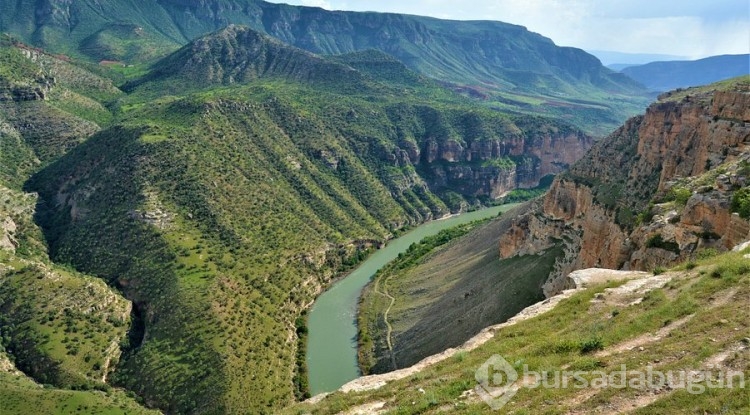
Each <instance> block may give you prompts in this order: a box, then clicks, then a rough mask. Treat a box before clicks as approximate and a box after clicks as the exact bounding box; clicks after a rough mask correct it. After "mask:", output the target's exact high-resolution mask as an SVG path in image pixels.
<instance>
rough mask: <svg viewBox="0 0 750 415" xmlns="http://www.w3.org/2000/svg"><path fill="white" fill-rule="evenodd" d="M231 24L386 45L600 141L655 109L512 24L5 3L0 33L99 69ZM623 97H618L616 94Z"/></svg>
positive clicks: (585, 60)
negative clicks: (103, 64) (595, 135)
mask: <svg viewBox="0 0 750 415" xmlns="http://www.w3.org/2000/svg"><path fill="white" fill-rule="evenodd" d="M229 24H239V25H244V26H248V27H250V28H252V29H254V30H256V31H259V32H262V33H266V34H269V35H271V36H273V37H276V38H277V39H279V40H281V41H283V42H285V43H288V44H290V45H293V46H296V47H298V48H301V49H304V50H307V51H309V52H313V53H316V54H323V55H335V54H343V53H350V52H356V51H362V50H367V49H376V50H380V51H382V52H385V53H387V54H389V55H391V56H393V57H395V58H396V59H398V60H400V61H401V62H403V63H404V64H405V65H406V66H407V67H409V68H411V69H413V70H416V71H417V72H419V73H421V74H423V75H426V76H428V77H430V78H433V79H437V80H440V81H443V82H445V83H446V85H448V86H449V87H451V88H453V89H455V90H457V91H460V92H462V93H465V94H467V95H470V96H473V97H479V98H481V99H483V100H484V101H486V103H487V104H488V105H489V106H492V107H494V108H497V109H500V110H511V111H514V112H525V113H541V114H545V115H551V116H555V117H562V118H566V119H568V120H569V121H572V122H575V123H576V124H578V125H580V126H583V127H585V128H586V129H587V130H589V131H592V132H596V133H599V134H604V133H606V132H609V130H610V129H611V128H614V127H615V126H617V125H618V124H619V123H621V122H622V121H623V120H624V119H625V118H627V117H628V116H630V115H633V114H635V113H637V112H638V111H640V110H642V109H643V108H644V107H645V106H646V105H647V99H646V98H645V95H644V94H645V90H643V89H642V87H641V86H640V85H638V84H637V83H635V82H633V81H632V80H631V79H629V78H628V77H626V76H623V75H622V74H619V73H615V72H612V71H611V70H609V69H607V68H605V67H603V66H602V65H601V64H600V62H599V61H598V60H597V59H596V58H595V57H594V56H592V55H590V54H588V53H586V52H584V51H583V50H581V49H576V48H570V47H559V46H556V45H555V44H554V43H553V42H552V41H551V40H550V39H548V38H545V37H543V36H541V35H539V34H536V33H533V32H530V31H528V30H526V28H524V27H522V26H516V25H512V24H507V23H501V22H490V21H474V22H465V21H446V20H439V19H434V18H428V17H419V16H410V15H400V14H388V13H361V12H345V11H327V10H323V9H320V8H312V7H297V6H289V5H285V4H272V3H267V2H264V1H260V0H205V1H200V2H190V1H184V0H144V1H139V2H132V1H125V0H81V1H75V2H70V1H65V0H44V1H32V0H19V1H14V2H4V3H3V4H2V5H0V31H2V32H8V33H11V34H13V35H14V36H17V37H19V38H20V39H21V40H22V41H24V42H26V43H30V44H33V45H35V46H38V47H42V48H44V49H45V50H49V51H52V52H55V53H62V54H66V55H69V56H72V57H76V58H85V59H88V60H94V61H97V62H98V61H102V60H108V61H122V62H126V63H128V64H138V63H143V62H154V61H155V60H157V59H159V58H162V57H164V56H166V55H167V54H169V53H171V52H173V51H175V50H177V49H178V48H179V47H180V46H183V45H185V44H187V43H188V42H190V41H192V40H194V39H196V38H198V37H200V36H203V35H205V34H208V33H211V32H214V31H216V30H219V29H222V28H224V27H226V26H227V25H229ZM613 94H614V95H616V96H617V99H611V97H612V96H613Z"/></svg>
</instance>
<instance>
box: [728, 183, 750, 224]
mask: <svg viewBox="0 0 750 415" xmlns="http://www.w3.org/2000/svg"><path fill="white" fill-rule="evenodd" d="M732 212H737V213H739V214H740V217H741V218H743V219H750V187H743V188H742V189H740V190H738V191H736V192H734V195H732Z"/></svg>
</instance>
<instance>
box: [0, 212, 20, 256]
mask: <svg viewBox="0 0 750 415" xmlns="http://www.w3.org/2000/svg"><path fill="white" fill-rule="evenodd" d="M16 229H17V227H16V223H15V222H13V220H11V218H9V217H6V218H4V219H3V220H2V221H0V249H7V250H9V251H11V252H15V251H16V240H15V238H13V234H15V233H16Z"/></svg>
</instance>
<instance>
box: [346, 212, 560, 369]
mask: <svg viewBox="0 0 750 415" xmlns="http://www.w3.org/2000/svg"><path fill="white" fill-rule="evenodd" d="M519 209H523V208H519ZM514 212H515V211H510V212H508V213H507V214H504V215H503V217H502V218H499V219H495V220H493V221H491V222H490V223H488V224H485V225H483V226H481V227H479V228H478V229H475V230H474V231H472V232H471V233H469V234H468V235H466V236H462V237H456V238H449V239H451V240H450V242H449V243H448V242H443V240H441V239H440V238H432V239H435V243H434V244H430V241H424V242H423V243H422V244H420V245H419V246H415V249H412V250H410V252H407V253H406V254H405V255H404V256H403V257H402V258H401V259H399V260H397V261H395V262H394V263H392V264H391V265H389V267H388V268H386V269H384V270H383V271H382V272H380V273H379V274H378V276H377V277H376V279H375V280H374V281H373V283H372V284H371V285H370V286H368V288H367V289H366V290H365V291H364V292H363V297H362V300H361V304H360V317H359V318H360V327H361V329H360V330H361V331H360V336H361V337H363V338H366V339H367V338H371V339H372V343H371V344H362V345H361V350H360V353H361V360H362V362H361V363H362V364H363V366H364V367H365V370H366V371H368V372H374V373H380V372H387V371H390V370H393V369H395V368H394V367H392V365H393V364H395V365H396V368H401V367H406V366H410V365H412V364H414V363H416V362H418V361H419V360H421V359H422V358H424V357H427V356H429V355H432V354H435V353H439V352H441V351H443V350H445V349H447V348H449V347H455V346H457V345H460V344H461V343H463V342H464V341H466V340H467V339H468V338H470V337H472V336H473V335H475V334H476V333H478V332H479V331H480V330H481V329H483V328H485V327H487V326H490V325H493V324H498V323H500V322H502V321H505V320H506V319H508V318H510V317H512V316H513V315H515V314H516V313H517V312H518V311H520V310H521V309H523V308H525V307H526V306H528V305H530V304H533V303H535V302H537V301H540V300H541V299H543V295H542V294H541V285H542V283H543V282H544V280H545V279H546V276H547V275H548V274H549V272H550V270H551V266H552V264H553V263H554V260H555V258H556V257H557V256H558V255H559V254H560V251H559V249H557V248H555V249H550V250H549V251H548V252H547V253H545V254H544V255H541V256H528V257H519V258H513V259H510V260H505V261H500V260H499V259H498V257H497V246H498V236H497V235H500V234H501V232H500V229H502V228H505V227H507V226H508V224H509V221H510V220H511V219H512V217H513V216H515V213H514ZM457 236H458V235H457ZM440 242H443V243H442V244H441V243H440ZM432 245H435V246H434V247H432ZM386 294H387V295H386ZM388 295H390V296H393V297H394V301H393V303H392V304H391V301H390V300H389V299H388V298H387V297H388ZM386 310H387V311H388V322H389V323H390V324H391V325H392V330H393V332H392V334H391V336H390V337H391V347H392V350H393V351H392V352H390V351H389V348H388V344H387V341H386V338H387V337H388V330H387V325H386V324H385V319H384V313H385V312H386ZM360 340H362V339H360ZM364 343H369V342H364Z"/></svg>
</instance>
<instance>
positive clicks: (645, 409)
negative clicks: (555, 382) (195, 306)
mask: <svg viewBox="0 0 750 415" xmlns="http://www.w3.org/2000/svg"><path fill="white" fill-rule="evenodd" d="M742 255H743V253H729V254H724V255H720V256H717V257H713V258H710V259H705V260H700V261H697V262H696V268H694V269H693V270H692V271H691V272H689V273H685V272H684V271H683V272H678V273H671V274H670V276H671V277H672V278H673V279H672V282H670V283H669V284H667V285H666V286H665V287H664V288H661V289H653V290H651V291H649V292H648V293H647V294H646V295H645V296H644V298H643V300H642V302H640V303H639V304H638V305H625V306H623V305H620V304H619V303H618V304H617V305H615V303H617V301H616V300H614V298H613V299H612V300H608V298H609V296H610V295H611V294H608V293H607V291H606V290H607V289H609V288H614V287H617V286H621V285H622V284H623V283H622V282H611V283H607V284H603V285H597V286H593V287H590V288H588V289H586V290H584V291H582V292H579V293H577V294H575V295H573V296H572V297H570V298H568V299H565V300H563V301H562V302H561V303H559V304H558V305H557V306H556V307H555V308H554V309H552V310H551V311H549V312H546V313H544V314H541V315H539V316H537V317H534V318H532V319H530V320H526V321H521V322H519V323H517V324H515V325H512V326H509V327H505V328H502V329H499V330H497V331H496V332H495V334H494V337H493V338H492V339H491V340H489V341H488V342H487V343H485V344H484V345H482V346H480V347H479V348H477V349H475V350H472V351H470V352H464V353H461V354H460V355H456V356H455V358H451V359H446V360H444V361H442V362H440V363H437V364H434V365H432V366H429V367H427V368H426V369H424V370H422V371H420V372H418V373H416V374H413V375H411V376H408V377H406V378H404V379H402V380H397V381H392V382H389V383H388V384H386V385H385V386H383V387H381V388H379V389H377V390H371V391H367V392H350V393H341V392H337V393H334V394H332V395H330V396H328V397H326V398H325V399H323V400H322V401H321V402H319V403H316V404H297V405H294V406H292V407H290V408H288V409H287V410H285V412H283V413H289V414H294V413H300V412H304V413H314V414H315V413H338V412H346V411H347V410H350V409H352V408H356V407H359V406H360V405H365V404H370V403H375V402H382V403H383V409H384V410H385V411H387V412H388V413H399V414H417V413H430V414H431V413H441V411H442V408H447V407H450V408H451V409H450V410H451V412H452V413H456V414H476V413H489V412H490V409H489V407H488V406H487V405H486V404H485V403H484V402H482V401H481V400H480V399H476V398H472V397H470V396H469V397H467V394H466V393H465V391H467V390H471V389H473V388H474V387H475V386H476V384H477V383H476V380H475V379H474V376H475V375H474V372H475V370H477V369H478V368H479V367H480V366H481V365H482V364H483V363H484V362H485V361H486V360H487V359H489V358H490V357H491V356H492V355H493V354H499V355H501V356H503V357H504V358H505V359H506V360H507V361H509V362H510V363H511V364H513V365H514V367H515V368H516V369H517V370H522V369H523V367H524V365H527V366H528V368H529V370H533V371H548V372H549V373H552V372H553V371H562V370H568V371H576V370H581V371H588V372H591V371H603V372H604V373H606V374H611V373H614V372H615V371H617V370H619V369H620V367H621V365H623V364H624V365H626V366H627V368H628V370H632V371H635V370H646V368H647V366H651V367H653V368H654V370H660V371H664V372H666V371H670V370H671V371H684V370H703V369H702V368H704V367H705V365H706V364H707V363H708V362H709V360H710V359H711V358H712V357H715V356H718V355H720V354H721V353H724V352H725V351H729V352H728V355H727V356H728V357H727V360H725V361H724V363H722V368H723V369H725V370H726V369H732V370H739V371H741V372H743V373H744V376H745V379H747V376H748V375H750V369H748V368H749V367H750V366H748V364H750V360H749V359H748V355H747V351H746V349H744V350H739V351H735V352H732V350H737V349H736V348H737V347H747V346H744V345H746V344H747V343H743V338H744V337H746V336H747V330H748V329H750V326H748V321H747V318H746V304H745V302H744V301H742V300H741V299H743V298H747V296H748V295H750V260H747V259H744V258H743V257H742ZM714 271H718V272H714ZM713 274H716V275H720V276H719V277H714V276H712V275H713ZM592 300H593V301H592ZM610 301H613V302H614V303H611V302H610ZM677 322H679V323H677ZM734 328H737V330H735V329H734ZM662 329H664V330H667V333H668V334H666V335H662V336H659V337H658V338H657V339H655V340H651V341H646V342H645V343H636V344H641V345H642V348H639V347H634V348H629V347H628V348H625V347H624V345H625V344H627V342H631V341H642V340H639V339H643V338H649V339H651V338H653V336H654V333H657V332H658V331H659V330H662ZM706 339H711V341H706ZM584 351H585V352H584ZM587 379H589V380H591V379H592V378H587ZM550 381H551V380H550ZM704 385H705V384H704ZM422 391H424V392H422ZM638 396H643V395H642V392H640V391H638V390H635V389H631V388H626V389H619V388H604V389H597V390H593V389H586V390H581V389H577V388H575V387H573V386H572V385H569V386H568V387H562V388H520V390H519V391H518V393H517V394H516V395H515V396H514V398H513V400H512V401H511V402H509V403H507V404H506V406H504V407H503V410H506V411H512V412H514V413H545V412H549V413H566V412H568V411H579V412H584V413H586V412H594V411H597V410H604V411H607V410H612V408H620V407H622V408H623V409H627V410H628V411H633V412H634V413H639V414H650V413H657V412H658V413H674V414H678V413H686V412H691V411H695V410H696V408H697V409H698V410H700V411H707V412H720V411H723V412H725V413H731V414H741V413H746V412H747V411H748V409H750V406H749V404H748V402H750V395H749V394H748V391H747V388H736V387H735V388H731V389H730V388H725V389H714V390H710V391H707V392H706V393H702V394H695V395H691V394H689V393H687V391H685V390H673V391H669V390H662V392H661V393H659V394H655V395H649V396H651V397H653V399H649V400H647V401H645V402H644V403H640V402H641V401H636V400H635V399H636V398H637V397H638ZM550 402H554V404H551V403H550ZM633 403H637V406H633ZM620 405H623V406H620Z"/></svg>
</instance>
